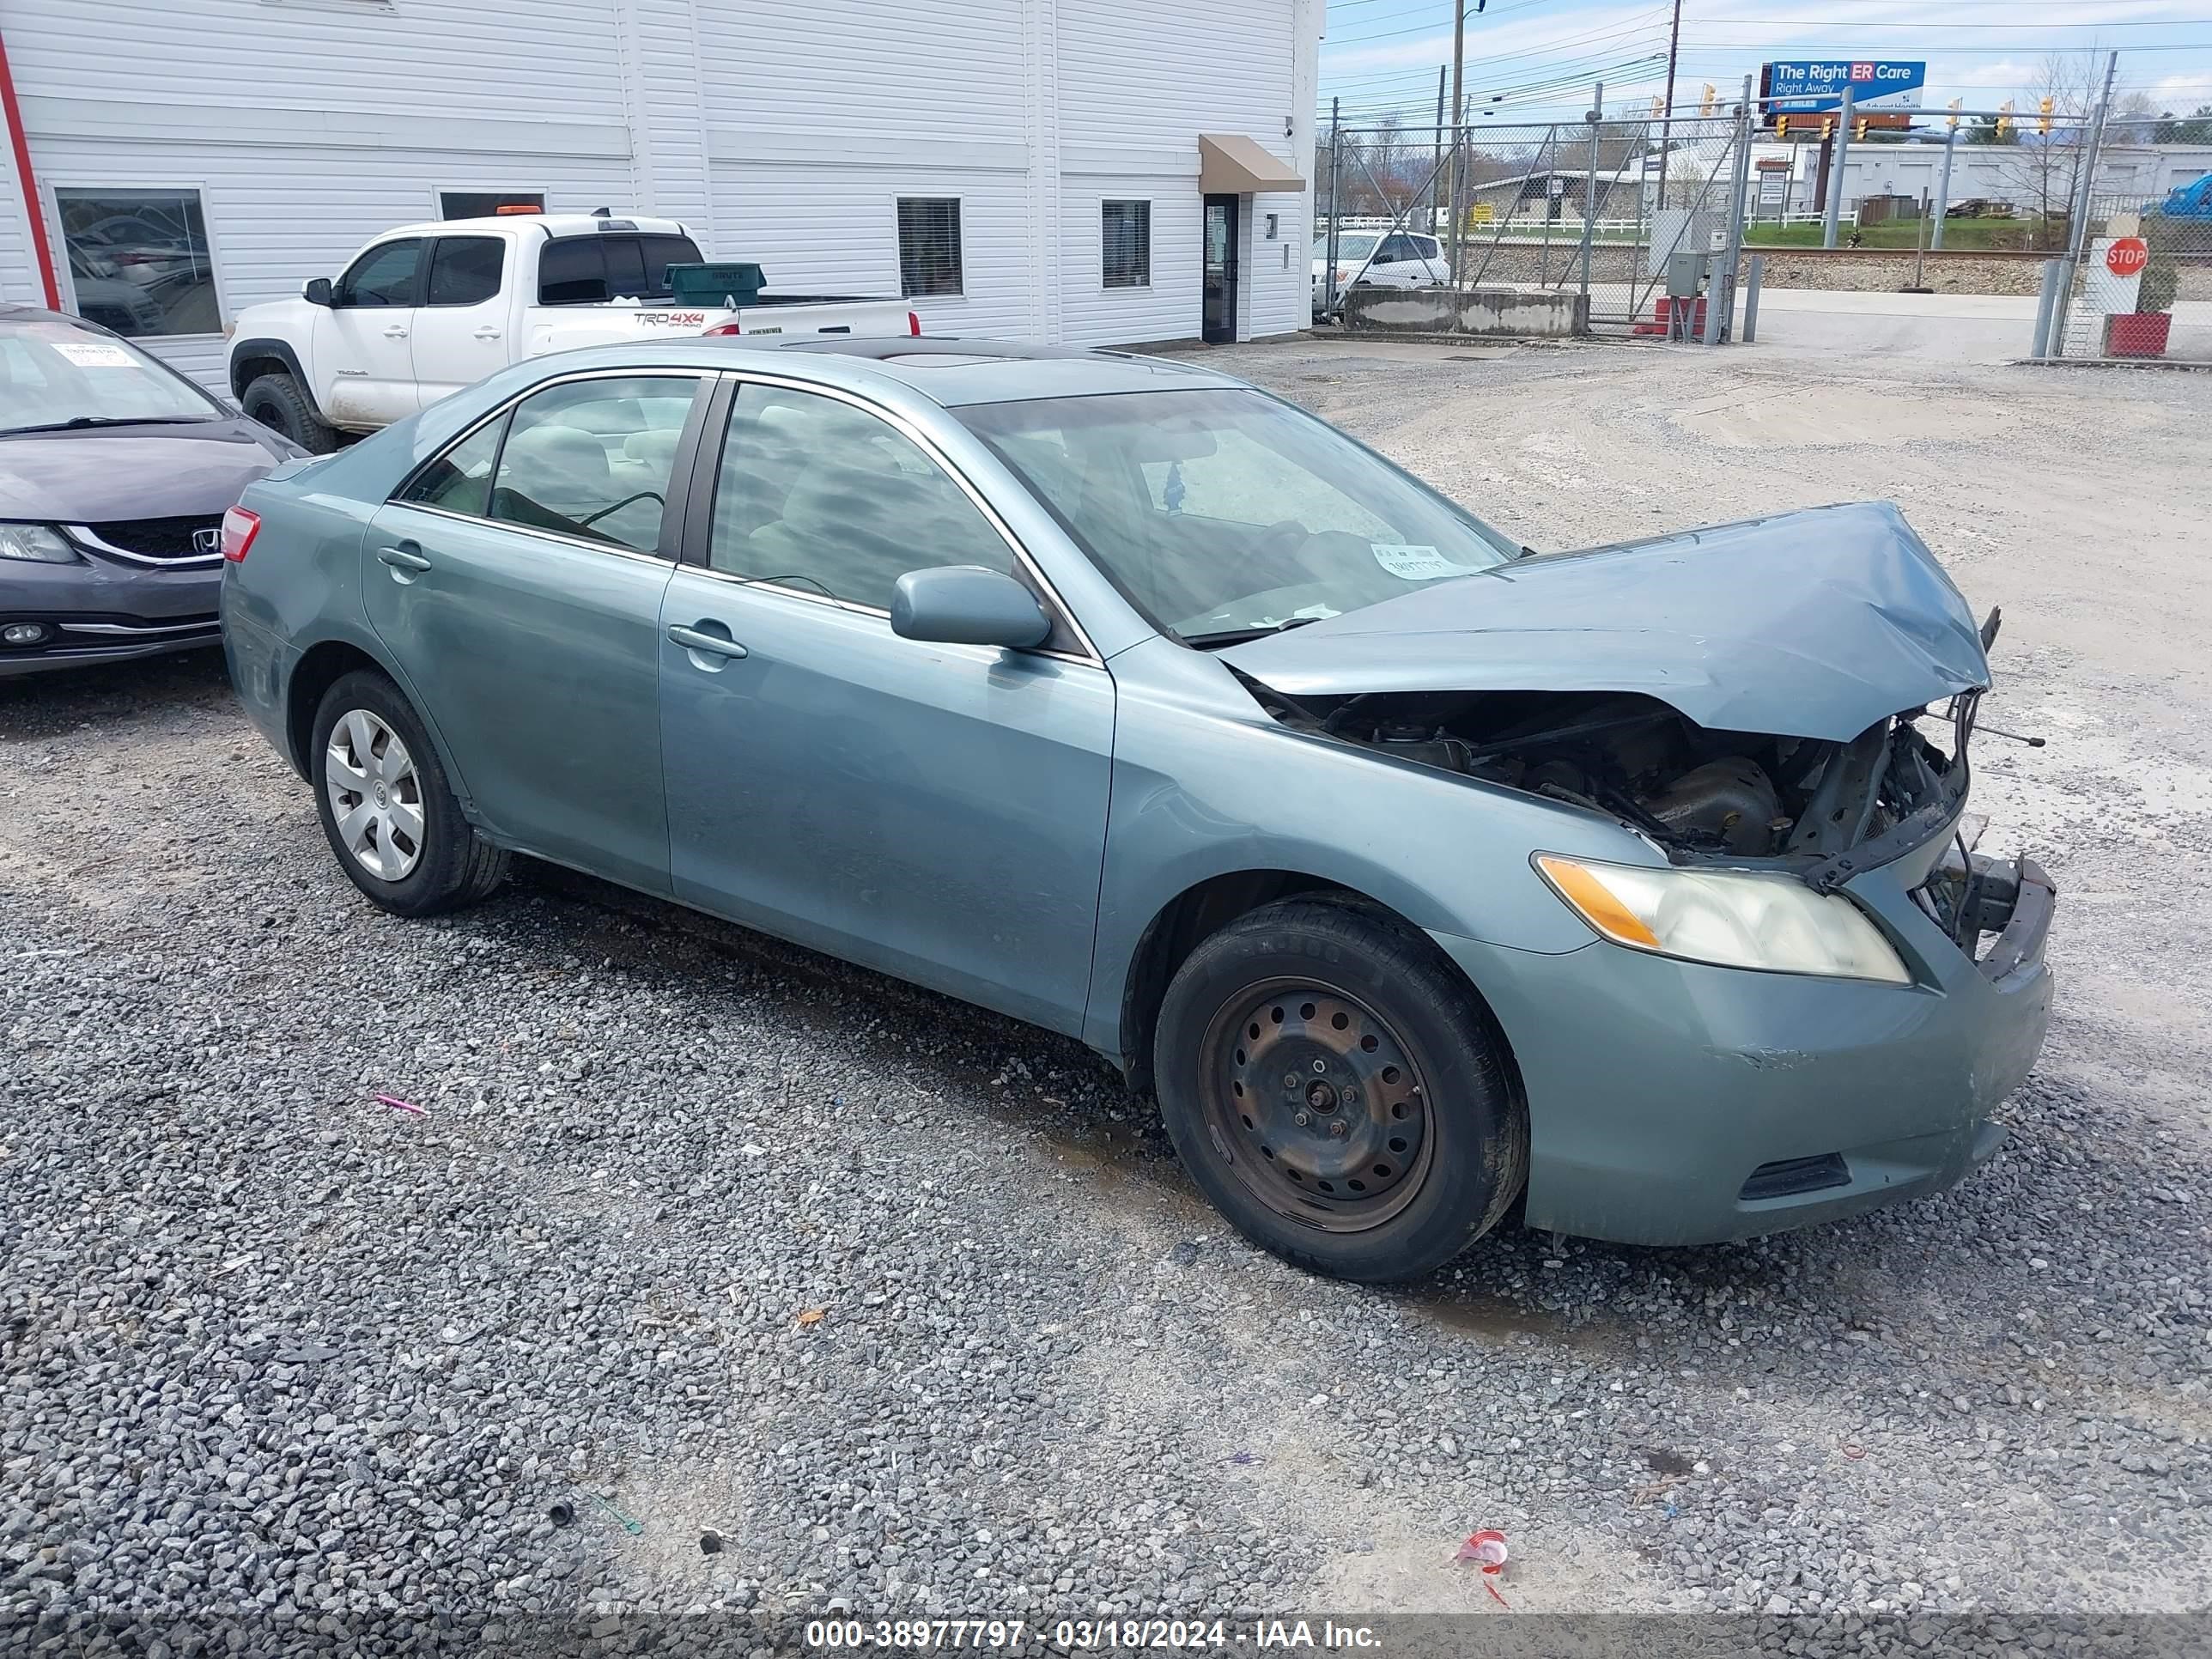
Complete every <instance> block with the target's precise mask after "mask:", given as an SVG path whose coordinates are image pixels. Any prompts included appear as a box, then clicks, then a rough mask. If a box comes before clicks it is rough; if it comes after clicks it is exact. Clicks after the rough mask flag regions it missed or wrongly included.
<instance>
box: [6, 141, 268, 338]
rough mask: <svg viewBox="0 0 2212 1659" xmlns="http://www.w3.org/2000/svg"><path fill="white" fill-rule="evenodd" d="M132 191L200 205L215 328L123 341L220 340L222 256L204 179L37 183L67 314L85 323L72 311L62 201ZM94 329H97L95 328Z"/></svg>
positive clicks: (224, 314) (224, 316)
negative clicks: (185, 197)
mask: <svg viewBox="0 0 2212 1659" xmlns="http://www.w3.org/2000/svg"><path fill="white" fill-rule="evenodd" d="M130 191H143V192H145V193H147V194H149V195H172V196H182V195H185V194H188V193H189V194H190V195H191V196H192V197H195V198H197V201H198V203H199V209H200V234H201V235H202V236H203V237H204V238H205V239H206V241H207V257H208V286H209V287H210V288H212V289H214V290H215V319H216V325H215V328H214V330H213V331H211V332H208V333H201V334H125V335H124V336H123V338H125V339H126V340H177V341H185V340H221V339H222V338H223V332H222V330H223V325H224V324H225V323H226V322H227V321H228V319H229V317H230V310H229V307H227V306H225V305H224V304H223V301H222V249H221V248H220V247H218V246H216V234H215V214H214V212H213V210H212V209H211V207H210V191H209V190H208V187H207V184H206V181H205V180H204V179H179V180H177V181H176V182H174V183H173V184H162V183H161V182H159V181H158V179H156V180H155V181H149V182H148V183H144V184H136V185H117V184H114V183H112V182H111V181H107V180H100V181H97V182H77V181H76V180H74V179H71V178H70V176H69V175H67V174H64V175H62V176H59V177H52V176H49V177H46V178H42V179H40V180H39V193H40V197H41V199H40V203H39V208H40V211H42V212H44V213H45V214H46V222H47V223H48V224H49V225H51V226H52V228H53V232H54V245H55V247H56V249H57V250H58V253H59V258H58V259H57V260H56V262H55V265H56V270H55V280H56V281H57V282H58V283H61V284H62V286H63V288H64V291H65V293H66V295H67V296H68V299H69V302H70V303H69V306H68V307H64V309H65V310H67V311H68V314H69V315H70V316H72V317H75V318H77V319H79V320H80V321H82V320H84V314H83V313H82V312H80V311H77V310H76V309H74V307H76V305H77V304H78V303H79V301H78V299H77V293H76V273H75V272H73V271H71V270H70V268H69V232H68V230H67V228H65V226H64V222H63V219H62V204H61V198H62V197H63V196H64V195H65V194H70V193H76V194H81V195H82V194H94V195H103V196H111V197H116V198H117V199H118V200H119V199H125V197H127V195H128V193H129V192H130ZM95 326H96V325H95Z"/></svg>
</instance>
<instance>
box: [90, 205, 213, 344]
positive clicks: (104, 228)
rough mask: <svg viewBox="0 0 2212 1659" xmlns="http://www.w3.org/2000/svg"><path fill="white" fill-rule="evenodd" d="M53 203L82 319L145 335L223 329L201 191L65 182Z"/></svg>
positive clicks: (206, 331) (125, 331)
mask: <svg viewBox="0 0 2212 1659" xmlns="http://www.w3.org/2000/svg"><path fill="white" fill-rule="evenodd" d="M54 206H55V208H56V209H57V210H58V212H59V214H60V216H61V223H62V241H63V244H64V247H65V249H66V251H67V252H68V255H69V270H70V289H71V290H72V291H73V297H74V299H75V301H76V306H75V309H76V313H77V314H78V315H79V316H80V317H83V318H85V319H88V320H89V321H92V322H96V323H98V324H100V325H101V326H102V327H104V328H112V329H113V330H114V331H116V332H117V333H118V334H131V335H137V336H141V337H146V336H152V335H162V334H217V333H220V332H222V307H221V306H220V305H219V304H218V303H217V301H216V291H215V264H214V262H213V261H212V260H211V259H210V258H209V257H208V240H207V222H206V219H205V217H204V215H203V214H202V212H201V209H200V195H199V192H198V191H196V190H71V189H63V188H60V187H57V188H56V189H55V191H54Z"/></svg>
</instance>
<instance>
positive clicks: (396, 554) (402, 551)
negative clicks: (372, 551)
mask: <svg viewBox="0 0 2212 1659" xmlns="http://www.w3.org/2000/svg"><path fill="white" fill-rule="evenodd" d="M376 556H377V560H378V562H380V563H383V564H388V565H390V566H391V567H392V568H393V569H394V570H406V571H413V572H416V573H417V574H419V573H421V572H422V571H425V570H428V568H430V562H429V560H428V559H426V558H424V557H423V556H422V554H421V553H419V552H418V551H416V547H415V544H414V543H412V542H402V543H401V544H399V545H398V546H397V547H380V548H378V549H377V550H376Z"/></svg>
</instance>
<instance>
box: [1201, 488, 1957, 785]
mask: <svg viewBox="0 0 2212 1659" xmlns="http://www.w3.org/2000/svg"><path fill="white" fill-rule="evenodd" d="M1217 654H1218V655H1219V656H1220V657H1221V658H1222V659H1224V660H1225V661H1226V662H1228V663H1229V664H1230V665H1231V666H1232V667H1234V668H1236V669H1237V670H1238V671H1240V672H1242V673H1244V674H1247V675H1249V676H1250V677H1251V678H1253V679H1255V680H1258V681H1260V682H1261V683H1262V684H1265V685H1267V687H1269V688H1270V689H1271V690H1275V691H1279V692H1281V693H1282V694H1284V695H1285V696H1292V697H1321V696H1350V695H1352V694H1354V693H1358V692H1370V691H1384V692H1388V691H1632V692H1641V693H1643V694H1644V695H1645V696H1651V697H1656V698H1657V699H1658V700H1659V701H1660V702H1664V703H1667V704H1668V705H1669V706H1671V707H1672V708H1675V709H1677V710H1679V711H1680V713H1682V714H1685V715H1686V716H1687V717H1688V718H1689V719H1691V720H1694V721H1696V722H1697V723H1698V724H1699V726H1706V727H1709V728H1711V729H1714V730H1717V731H1723V732H1769V733H1772V734H1774V735H1776V736H1780V737H1796V738H1829V739H1832V740H1833V741H1835V742H1838V743H1844V742H1848V741H1850V739H1851V738H1855V737H1857V735H1858V734H1859V733H1860V732H1863V731H1865V730H1866V729H1867V727H1869V726H1872V725H1873V724H1874V723H1875V721H1876V720H1882V719H1884V718H1886V717H1887V716H1888V715H1891V714H1899V713H1900V712H1902V711H1903V710H1905V709H1908V708H1916V707H1917V706H1919V705H1920V704H1922V703H1925V702H1933V701H1935V700H1936V699H1937V698H1941V697H1948V696H1952V695H1953V694H1954V693H1956V692H1960V691H1966V690H1973V689H1977V688H1984V689H1985V688H1986V687H1987V686H1988V684H1989V683H1990V668H1989V659H1988V658H1987V656H1986V655H1984V652H1983V649H1982V641H1981V635H1980V633H1979V631H1978V629H1976V627H1975V625H1974V619H1973V617H1972V613H1971V612H1970V611H1968V610H1967V608H1966V599H1964V597H1963V596H1961V595H1960V592H1959V590H1958V589H1957V588H1956V587H1954V586H1952V583H1951V579H1950V578H1949V577H1948V576H1947V575H1946V574H1944V573H1943V569H1942V567H1941V566H1940V565H1938V564H1937V563H1936V558H1935V556H1934V555H1933V554H1931V553H1930V552H1929V550H1928V548H1927V545H1926V544H1924V543H1923V542H1922V541H1921V539H1920V538H1919V537H1918V536H1917V535H1915V534H1914V533H1913V532H1912V528H1911V526H1909V525H1907V524H1906V523H1905V517H1904V515H1903V514H1902V513H1899V511H1898V510H1897V508H1896V507H1893V506H1892V505H1891V504H1889V503H1888V502H1887V501H1865V502H1858V503H1854V504H1851V505H1849V506H1843V507H1813V508H1809V509H1808V510H1806V511H1803V512H1798V513H1781V514H1778V515H1777V516H1775V517H1773V518H1769V519H1749V520H1744V521H1743V522H1742V523H1740V524H1729V525H1717V526H1713V527H1712V528H1711V529H1706V530H1693V531H1690V532H1686V533H1684V534H1681V535H1674V536H1662V537H1656V538H1653V539H1651V540H1650V541H1642V542H1623V543H1620V544H1615V545H1613V546H1609V547H1594V548H1590V549H1588V550H1584V551H1582V552H1578V553H1559V554H1545V555H1538V556H1532V557H1529V558H1525V559H1519V560H1516V561H1514V562H1511V563H1509V564H1503V565H1500V566H1498V567H1497V568H1495V569H1492V570H1486V571H1483V572H1481V573H1480V574H1474V575H1470V576H1468V577H1465V578H1462V579H1461V580H1455V581H1449V582H1441V583H1438V584H1437V585H1435V586H1431V587H1425V588H1423V589H1420V590H1419V591H1417V592H1409V593H1407V594H1406V595H1405V596H1404V597H1403V598H1401V599H1388V600H1385V601H1384V602H1383V603H1382V604H1380V605H1369V606H1366V607H1365V608H1364V609H1362V610H1358V611H1349V612H1347V613H1346V614H1345V615H1343V616H1341V617H1330V618H1328V620H1327V621H1324V622H1318V623H1308V624H1306V625H1305V626H1304V627H1300V628H1296V629H1291V630H1290V631H1289V632H1287V633H1282V634H1272V635H1267V636H1265V637H1263V638H1261V639H1256V640H1250V641H1246V642H1244V643H1243V644H1242V645H1236V646H1231V647H1227V648H1226V649H1225V650H1223V651H1221V652H1219V653H1217Z"/></svg>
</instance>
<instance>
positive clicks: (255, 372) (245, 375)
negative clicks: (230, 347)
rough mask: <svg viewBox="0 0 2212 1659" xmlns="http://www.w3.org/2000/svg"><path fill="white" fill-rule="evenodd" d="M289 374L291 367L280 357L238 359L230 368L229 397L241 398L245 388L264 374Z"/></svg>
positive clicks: (303, 388)
mask: <svg viewBox="0 0 2212 1659" xmlns="http://www.w3.org/2000/svg"><path fill="white" fill-rule="evenodd" d="M291 372H292V365H291V364H289V363H288V362H285V361H284V360H283V358H282V357H258V356H257V357H240V358H238V359H236V360H234V362H232V363H231V366H230V395H231V396H232V397H234V398H243V397H244V396H245V395H246V387H248V386H252V384H253V383H254V382H255V381H256V380H259V379H260V378H261V377H262V376H263V375H264V374H290V373H291ZM305 389H306V388H305V387H302V388H301V390H303V391H304V390H305Z"/></svg>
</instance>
